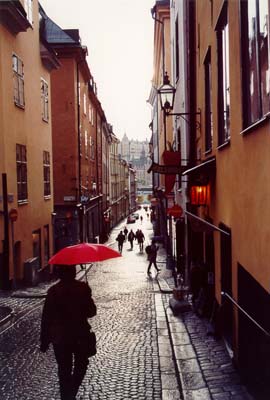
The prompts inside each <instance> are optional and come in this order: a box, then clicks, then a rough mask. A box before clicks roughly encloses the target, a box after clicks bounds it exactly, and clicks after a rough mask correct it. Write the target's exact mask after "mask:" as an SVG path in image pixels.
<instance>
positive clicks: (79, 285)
mask: <svg viewBox="0 0 270 400" xmlns="http://www.w3.org/2000/svg"><path fill="white" fill-rule="evenodd" d="M57 273H58V276H59V279H60V280H59V282H58V283H56V284H55V285H53V286H52V287H51V288H50V289H49V290H48V293H47V296H46V300H45V304H44V308H43V313H42V320H41V335H40V341H41V344H40V350H41V351H42V352H46V351H47V349H48V347H49V344H50V343H52V345H53V349H54V354H55V358H56V361H57V364H58V376H59V384H60V395H61V400H75V399H76V394H77V392H78V390H79V387H80V385H81V383H82V381H83V378H84V376H85V373H86V371H87V366H88V362H89V357H90V356H91V349H90V348H89V337H90V336H89V333H90V329H91V326H90V325H89V323H88V321H87V319H88V318H92V317H94V316H95V315H96V312H97V310H96V305H95V303H94V301H93V299H92V291H91V288H90V287H89V285H88V283H86V282H80V281H78V280H76V279H75V277H76V266H75V265H58V266H57Z"/></svg>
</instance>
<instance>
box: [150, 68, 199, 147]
mask: <svg viewBox="0 0 270 400" xmlns="http://www.w3.org/2000/svg"><path fill="white" fill-rule="evenodd" d="M175 91H176V89H175V87H174V86H173V85H171V84H170V79H169V75H168V73H167V72H165V75H164V78H163V84H162V85H161V86H160V87H159V89H158V94H159V97H160V105H161V108H162V110H163V112H164V136H165V143H166V117H167V116H169V115H171V116H176V117H181V118H182V119H184V120H185V121H186V122H187V123H188V124H189V123H190V122H189V120H187V119H186V118H185V116H188V115H189V116H191V115H192V116H193V115H198V116H199V121H197V120H196V121H195V124H196V128H197V129H200V128H201V121H200V119H201V111H198V112H196V113H173V112H171V111H172V110H173V107H174V98H175ZM165 148H166V146H165Z"/></svg>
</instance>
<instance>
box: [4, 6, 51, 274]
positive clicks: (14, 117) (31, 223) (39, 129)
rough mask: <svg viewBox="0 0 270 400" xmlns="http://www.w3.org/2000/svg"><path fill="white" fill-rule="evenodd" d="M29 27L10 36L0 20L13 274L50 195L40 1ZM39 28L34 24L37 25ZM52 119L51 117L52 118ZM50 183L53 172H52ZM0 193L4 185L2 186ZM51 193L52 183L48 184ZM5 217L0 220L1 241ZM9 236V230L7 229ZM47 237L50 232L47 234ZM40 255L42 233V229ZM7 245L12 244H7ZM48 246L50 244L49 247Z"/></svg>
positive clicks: (47, 212) (47, 211) (45, 220)
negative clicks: (17, 99) (19, 78)
mask: <svg viewBox="0 0 270 400" xmlns="http://www.w3.org/2000/svg"><path fill="white" fill-rule="evenodd" d="M33 17H34V24H33V29H31V28H29V29H28V30H27V32H22V33H19V34H18V35H17V36H13V35H12V34H11V33H10V32H9V31H7V30H6V29H5V28H4V27H3V26H2V25H0V49H1V51H0V65H1V68H0V70H1V75H0V88H1V91H0V103H1V119H0V129H1V133H0V137H1V139H0V143H1V150H0V169H1V173H3V172H5V173H6V174H7V180H8V193H10V194H13V195H14V200H13V201H12V202H10V203H9V209H10V208H16V209H17V210H18V220H17V221H16V222H15V224H14V239H15V242H16V241H21V243H22V246H21V265H20V270H19V271H18V276H17V278H22V276H23V262H24V261H25V260H26V259H28V258H31V257H33V250H32V231H33V230H36V229H39V228H41V230H43V226H44V225H47V224H48V225H50V224H51V212H52V209H53V207H52V197H51V198H50V199H47V200H44V196H43V150H46V151H49V153H50V155H51V154H52V149H51V145H52V144H51V125H50V122H49V123H46V122H44V121H42V117H41V100H40V99H41V95H40V78H44V79H45V80H46V81H47V82H48V84H49V86H50V75H49V73H48V71H47V70H46V69H45V68H44V67H43V65H42V63H41V59H40V50H39V29H38V2H37V1H34V2H33ZM36 27H37V28H36ZM13 52H14V53H15V54H16V55H18V56H19V57H20V58H21V59H22V60H23V63H24V89H25V109H24V110H22V109H20V108H18V107H17V106H15V104H14V101H13V71H12V54H13ZM50 118H51V115H50ZM50 121H51V119H50ZM16 143H18V144H23V145H26V146H27V167H28V168H27V171H28V203H27V204H24V205H18V203H17V175H16ZM51 182H52V176H51ZM0 191H1V193H2V186H1V189H0ZM51 191H52V196H53V187H52V185H51ZM1 208H2V204H1ZM2 232H3V218H1V219H0V239H1V240H2V234H3V233H2ZM10 235H11V233H10ZM50 236H51V235H50ZM41 245H42V254H43V250H44V249H43V234H42V240H41ZM10 246H11V245H10ZM50 248H51V249H52V246H50ZM10 257H11V258H10V260H11V261H10V277H11V278H12V277H13V271H12V265H13V263H12V249H11V248H10Z"/></svg>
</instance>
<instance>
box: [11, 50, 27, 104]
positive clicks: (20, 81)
mask: <svg viewBox="0 0 270 400" xmlns="http://www.w3.org/2000/svg"><path fill="white" fill-rule="evenodd" d="M12 71H13V98H14V103H15V105H16V106H17V107H19V108H23V109H24V108H25V96H24V64H23V61H22V59H21V58H20V57H19V56H17V54H15V53H13V54H12Z"/></svg>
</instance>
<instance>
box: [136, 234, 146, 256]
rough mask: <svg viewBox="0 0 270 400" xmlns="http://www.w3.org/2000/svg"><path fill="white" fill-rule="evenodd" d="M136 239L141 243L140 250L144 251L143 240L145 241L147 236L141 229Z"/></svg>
mask: <svg viewBox="0 0 270 400" xmlns="http://www.w3.org/2000/svg"><path fill="white" fill-rule="evenodd" d="M136 239H137V242H138V244H139V248H140V252H142V251H143V242H144V239H145V237H144V234H143V232H142V230H141V229H138V230H137V232H136Z"/></svg>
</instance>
